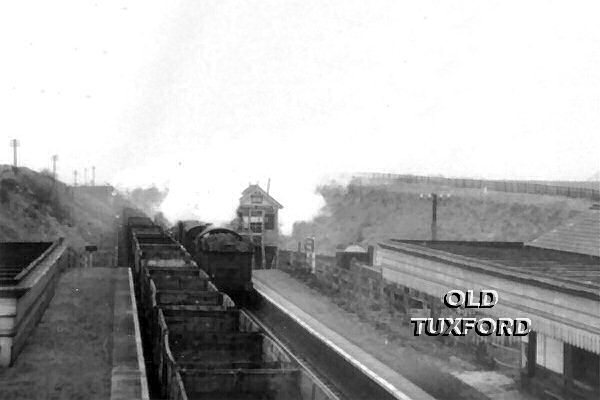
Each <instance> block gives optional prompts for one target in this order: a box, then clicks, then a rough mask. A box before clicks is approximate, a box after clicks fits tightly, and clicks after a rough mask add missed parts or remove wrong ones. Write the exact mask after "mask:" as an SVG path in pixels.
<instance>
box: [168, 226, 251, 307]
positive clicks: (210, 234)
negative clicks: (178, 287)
mask: <svg viewBox="0 0 600 400" xmlns="http://www.w3.org/2000/svg"><path fill="white" fill-rule="evenodd" d="M170 232H171V234H172V235H173V237H174V239H175V240H177V241H178V242H179V243H181V244H182V245H183V247H184V248H185V249H186V250H187V251H188V253H190V255H191V256H192V258H193V259H194V261H195V262H196V264H197V265H198V266H199V267H200V268H201V269H202V270H204V271H205V272H206V273H207V274H208V276H209V278H210V279H211V281H213V283H214V284H215V285H216V286H217V288H219V290H222V291H223V292H225V293H227V294H228V295H229V296H230V297H231V298H233V299H234V300H235V301H236V303H238V304H242V305H244V304H246V302H247V301H248V298H249V296H250V293H251V292H252V253H253V251H254V246H253V245H252V244H251V243H250V242H249V241H247V240H246V239H244V238H243V237H242V236H240V235H239V234H238V233H237V232H235V231H232V230H230V229H227V228H217V227H214V226H212V224H209V223H205V222H201V221H180V222H178V223H177V225H176V226H175V227H173V228H171V230H170Z"/></svg>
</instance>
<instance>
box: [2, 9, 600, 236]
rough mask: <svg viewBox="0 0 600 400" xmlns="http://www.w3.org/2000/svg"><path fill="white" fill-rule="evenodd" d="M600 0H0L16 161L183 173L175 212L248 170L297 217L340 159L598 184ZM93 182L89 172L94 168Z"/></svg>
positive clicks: (371, 167)
mask: <svg viewBox="0 0 600 400" xmlns="http://www.w3.org/2000/svg"><path fill="white" fill-rule="evenodd" d="M599 20H600V2H598V1H590V2H583V1H577V2H570V1H560V2H559V1H548V0H544V1H526V2H524V1H513V2H511V1H498V2H490V1H482V0H477V1H451V2H448V1H374V0H370V1H364V0H363V1H352V0H339V1H333V0H330V1H327V0H316V1H313V0H302V1H284V0H274V1H267V0H260V1H254V0H252V1H226V0H216V1H207V0H203V1H179V2H177V1H163V2H151V1H139V2H130V1H119V2H111V1H100V0H97V1H82V0H78V1H72V2H61V1H52V2H47V1H45V2H43V1H40V2H25V1H19V2H3V3H2V5H0V51H1V52H2V53H1V61H0V139H1V140H0V149H1V148H2V146H4V151H0V163H10V162H11V161H12V158H11V157H12V156H11V154H12V153H11V149H10V148H9V146H8V142H9V139H11V138H13V137H16V138H18V139H19V140H20V141H21V147H20V149H19V151H20V161H21V163H22V164H25V165H27V166H29V167H31V168H36V169H39V168H44V167H49V165H50V156H51V155H52V154H55V153H56V154H59V157H60V159H59V175H60V177H61V178H62V179H64V180H66V181H68V182H71V181H72V173H73V170H74V169H78V170H79V171H80V177H82V175H83V168H84V167H91V166H92V165H95V166H96V168H97V181H100V182H102V181H109V182H111V183H114V184H117V185H129V186H138V185H148V184H151V183H156V184H157V185H159V186H161V187H163V186H168V187H169V188H170V190H171V192H170V193H171V195H170V196H169V198H168V199H167V201H166V203H165V205H164V209H165V211H166V213H167V215H168V216H169V217H171V218H176V217H181V216H189V215H190V214H191V213H192V212H193V211H194V210H196V213H199V214H201V216H202V217H204V218H209V219H211V218H212V219H215V218H216V219H225V218H228V217H229V216H231V215H232V214H233V210H234V208H235V204H236V201H237V199H238V197H239V194H240V192H241V191H242V190H243V189H244V187H245V185H247V183H248V182H249V181H252V182H253V183H254V182H256V181H260V183H261V184H262V185H263V186H266V180H267V178H268V177H271V179H272V184H271V191H272V194H273V195H274V196H275V197H276V198H277V199H278V200H279V201H280V202H281V203H283V204H284V206H285V209H284V210H283V211H282V219H283V222H284V223H285V224H286V227H288V228H289V226H290V224H291V222H293V221H294V220H296V219H303V218H308V217H310V216H311V215H313V213H314V212H315V210H316V209H317V208H318V206H319V204H320V202H319V199H318V198H317V197H316V196H314V195H313V188H314V185H315V183H316V182H319V180H320V179H321V177H322V176H323V175H324V174H332V173H337V172H350V171H385V172H398V173H414V174H443V175H445V176H476V177H488V178H535V179H580V180H585V179H587V178H588V177H590V176H591V175H593V174H594V173H596V172H597V171H598V170H600V157H599V154H600V23H599V22H598V21H599ZM80 179H81V178H80Z"/></svg>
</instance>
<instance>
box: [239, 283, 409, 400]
mask: <svg viewBox="0 0 600 400" xmlns="http://www.w3.org/2000/svg"><path fill="white" fill-rule="evenodd" d="M246 312H247V313H248V314H249V315H251V316H252V318H254V319H255V320H256V322H257V324H260V326H261V327H262V328H263V329H264V330H265V332H268V334H269V335H270V336H272V337H273V338H276V340H278V341H279V343H281V346H283V347H284V348H286V349H287V350H288V351H289V352H290V353H291V354H293V355H294V357H295V358H296V359H297V360H298V362H299V363H301V364H303V365H304V366H305V368H307V369H308V370H310V371H311V373H313V374H314V375H315V376H316V377H317V378H318V379H319V380H320V381H321V382H323V384H324V385H326V387H327V388H328V389H329V390H330V391H331V392H332V393H333V394H334V395H335V396H336V397H337V398H339V399H344V400H363V399H377V400H388V399H403V400H412V399H413V397H409V396H406V395H402V394H398V393H394V392H392V391H390V390H389V388H386V387H385V386H383V385H382V384H381V383H380V382H377V381H375V380H374V379H373V378H372V377H370V376H369V375H368V374H367V373H365V371H362V370H360V369H359V368H358V367H357V366H356V365H354V364H353V363H351V362H350V361H349V360H348V359H346V358H345V357H344V356H343V355H341V354H340V353H338V352H336V351H335V350H334V349H333V348H332V347H331V346H330V345H329V344H328V343H326V342H325V341H324V340H323V338H320V337H317V336H316V335H315V334H314V333H312V332H310V331H309V330H308V329H306V328H305V327H304V326H302V325H301V324H300V323H299V322H298V321H297V320H296V319H294V318H293V316H291V315H289V314H288V313H287V312H285V311H284V310H282V309H281V308H279V307H278V306H277V305H276V304H274V303H273V302H271V301H270V300H268V299H266V298H265V297H264V296H263V295H262V294H261V293H260V291H258V290H257V291H256V294H255V296H254V299H253V301H252V302H251V303H250V304H249V307H248V308H247V309H246Z"/></svg>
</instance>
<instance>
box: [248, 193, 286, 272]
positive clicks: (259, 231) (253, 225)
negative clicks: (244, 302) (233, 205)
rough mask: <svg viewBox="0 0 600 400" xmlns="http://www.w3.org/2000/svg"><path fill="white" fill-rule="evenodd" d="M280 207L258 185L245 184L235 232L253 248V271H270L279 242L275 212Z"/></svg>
mask: <svg viewBox="0 0 600 400" xmlns="http://www.w3.org/2000/svg"><path fill="white" fill-rule="evenodd" d="M282 208H283V206H282V205H281V204H280V203H279V202H278V201H277V200H275V199H274V198H273V197H272V196H270V195H269V193H268V192H267V191H265V190H263V189H262V188H261V187H260V186H259V185H249V186H248V187H247V188H246V189H245V190H244V191H243V192H242V196H241V197H240V203H239V206H238V208H237V221H238V226H237V232H238V233H239V234H240V235H242V236H243V237H246V238H248V239H249V240H250V241H251V242H252V243H254V245H255V251H254V255H255V258H254V266H255V268H271V266H272V264H273V260H274V258H275V257H276V254H277V245H278V241H279V215H278V214H279V210H280V209H282Z"/></svg>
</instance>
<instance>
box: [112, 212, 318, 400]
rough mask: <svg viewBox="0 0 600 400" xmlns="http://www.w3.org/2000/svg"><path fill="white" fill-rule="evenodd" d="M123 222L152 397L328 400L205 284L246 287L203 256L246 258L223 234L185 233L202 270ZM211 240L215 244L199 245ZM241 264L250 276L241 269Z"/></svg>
mask: <svg viewBox="0 0 600 400" xmlns="http://www.w3.org/2000/svg"><path fill="white" fill-rule="evenodd" d="M123 223H124V232H123V237H122V238H123V242H124V243H123V242H122V246H123V247H125V250H126V255H125V256H126V259H127V260H128V263H129V266H130V267H131V268H132V271H133V277H134V284H135V291H136V298H137V301H138V304H139V310H140V325H141V327H142V339H143V342H144V353H145V358H146V361H147V366H148V377H149V381H150V388H151V390H152V392H153V397H160V398H166V399H170V400H184V399H189V400H193V399H206V398H210V399H263V400H267V399H269V400H277V399H291V400H304V399H315V398H319V399H328V398H329V397H327V396H326V395H325V394H324V392H323V391H321V389H319V388H320V387H321V386H320V384H319V383H318V382H317V381H315V380H314V378H313V377H312V376H311V375H310V374H307V373H306V371H305V370H304V369H302V368H300V366H299V364H298V363H297V362H296V361H295V359H294V358H293V356H291V354H290V353H288V352H287V350H285V349H284V348H283V347H282V346H281V345H279V344H278V342H277V341H276V340H275V339H274V338H273V337H271V336H270V335H269V334H266V333H265V332H264V331H263V329H262V328H261V325H260V323H258V321H256V320H255V319H254V317H253V316H252V315H251V314H250V313H248V312H246V311H245V310H244V309H241V308H239V307H238V306H237V305H236V303H235V302H234V301H233V300H232V299H231V298H230V297H229V296H228V295H227V293H226V292H225V293H224V292H222V291H219V289H218V288H217V286H215V284H214V283H213V282H212V281H211V274H212V275H213V276H215V277H219V279H221V281H222V282H224V287H228V288H234V289H236V291H238V290H239V289H241V288H245V289H246V290H249V288H250V287H251V286H248V284H249V283H250V281H249V279H250V277H249V276H246V275H244V274H238V273H233V272H232V271H231V268H230V267H231V265H228V266H226V267H225V268H223V270H221V269H220V268H221V267H222V266H223V265H224V261H223V259H219V258H215V257H211V255H218V254H219V253H223V254H225V257H224V259H225V260H230V261H231V260H234V261H239V259H237V258H235V257H234V258H233V259H232V258H230V257H232V256H231V254H234V253H235V251H233V250H234V249H235V248H237V249H239V251H238V253H239V254H243V255H244V254H246V253H247V252H246V251H245V248H244V247H243V245H241V244H239V243H237V242H236V241H233V245H232V244H231V243H230V242H226V244H223V243H224V241H223V240H220V238H219V237H218V236H216V235H220V234H227V235H230V231H228V230H223V229H218V228H217V229H215V228H210V227H209V228H206V227H205V229H203V230H202V232H200V233H198V234H197V235H196V234H191V236H195V237H194V239H193V241H190V242H189V243H194V244H195V245H196V247H195V248H196V249H197V251H196V253H197V254H204V256H206V254H205V253H208V256H206V257H205V258H202V257H200V258H198V259H199V260H201V262H203V263H204V264H203V265H204V268H205V269H202V268H200V267H199V265H198V264H197V263H196V261H195V260H194V258H193V257H192V255H191V254H190V253H189V252H188V251H187V250H186V248H185V247H183V246H182V245H181V244H180V243H179V242H178V241H177V240H175V238H174V237H173V236H172V235H171V234H170V233H168V232H165V231H163V229H162V228H160V227H159V226H157V225H155V224H153V223H152V221H151V220H150V219H149V218H146V217H144V216H142V215H137V214H136V213H135V212H133V211H132V210H126V211H125V212H124V218H123ZM188 231H191V229H190V230H188ZM211 235H212V236H216V237H217V239H213V241H211V240H208V239H206V238H207V237H209V236H211ZM221 239H222V238H221ZM236 240H237V238H236ZM189 243H188V245H189ZM215 243H216V244H215ZM219 246H222V247H221V249H222V251H220V250H218V248H219ZM228 246H233V248H232V247H228ZM212 253H215V254H212ZM239 254H238V255H239ZM246 255H247V254H246ZM250 257H251V255H250ZM242 266H243V268H241V269H242V270H245V271H247V273H248V274H249V273H250V272H251V270H250V269H247V267H248V265H247V264H246V263H243V264H242ZM223 271H224V272H223ZM226 276H232V277H233V278H232V279H233V282H232V283H231V282H230V283H228V282H226V281H225V277H226ZM234 292H235V291H234ZM315 396H316V397H315Z"/></svg>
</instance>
